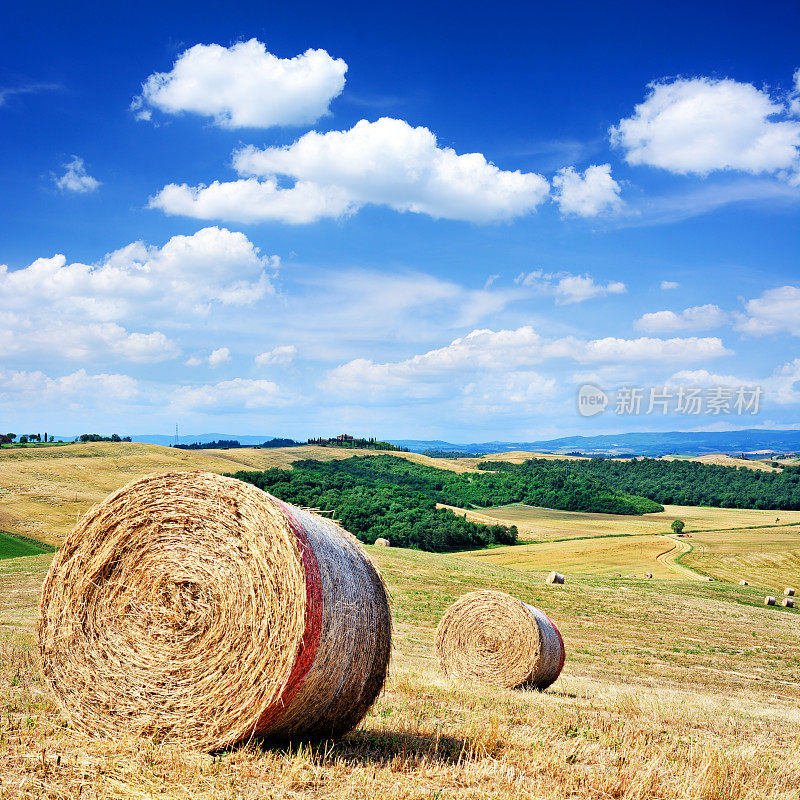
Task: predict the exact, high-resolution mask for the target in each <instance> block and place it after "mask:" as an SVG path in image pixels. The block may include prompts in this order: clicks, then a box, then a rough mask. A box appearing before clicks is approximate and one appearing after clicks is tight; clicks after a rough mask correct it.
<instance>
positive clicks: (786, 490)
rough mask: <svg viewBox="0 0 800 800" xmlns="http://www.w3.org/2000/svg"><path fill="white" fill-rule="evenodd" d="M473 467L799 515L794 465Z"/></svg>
mask: <svg viewBox="0 0 800 800" xmlns="http://www.w3.org/2000/svg"><path fill="white" fill-rule="evenodd" d="M479 467H480V469H485V470H494V471H496V472H498V473H504V474H511V475H518V476H520V477H522V478H523V479H524V480H530V481H538V480H540V479H542V478H544V476H546V475H548V474H552V473H553V470H556V471H559V470H560V471H561V472H562V473H564V474H569V475H571V476H580V478H581V479H583V478H587V479H592V480H596V481H599V482H601V483H602V485H604V486H605V487H607V488H608V489H609V490H613V491H614V492H617V493H622V494H635V495H641V496H642V497H646V498H648V499H649V500H651V501H654V502H656V503H664V504H669V505H682V506H715V507H718V508H755V509H768V508H774V509H785V510H800V467H795V466H786V467H784V468H783V470H782V471H780V472H766V471H763V470H754V469H748V468H747V467H724V466H721V465H719V464H704V463H702V462H699V461H683V460H674V461H664V460H661V459H655V458H643V459H639V460H633V461H617V460H612V459H607V458H592V459H587V460H585V461H562V462H559V461H545V460H544V459H537V458H534V459H530V460H529V461H525V462H524V463H522V464H509V463H508V462H505V461H491V462H489V461H487V462H485V463H483V464H480V465H479Z"/></svg>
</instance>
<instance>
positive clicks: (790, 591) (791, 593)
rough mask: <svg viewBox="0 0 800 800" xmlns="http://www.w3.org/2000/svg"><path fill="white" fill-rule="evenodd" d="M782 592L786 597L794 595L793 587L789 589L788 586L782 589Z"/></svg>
mask: <svg viewBox="0 0 800 800" xmlns="http://www.w3.org/2000/svg"><path fill="white" fill-rule="evenodd" d="M783 593H784V595H785V596H786V597H794V589H790V588H789V587H788V586H787V587H786V588H785V589H784V590H783Z"/></svg>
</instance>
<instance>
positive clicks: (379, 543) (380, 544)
mask: <svg viewBox="0 0 800 800" xmlns="http://www.w3.org/2000/svg"><path fill="white" fill-rule="evenodd" d="M375 547H391V545H390V544H389V540H388V539H384V538H382V537H380V536H379V537H378V538H377V539H376V540H375Z"/></svg>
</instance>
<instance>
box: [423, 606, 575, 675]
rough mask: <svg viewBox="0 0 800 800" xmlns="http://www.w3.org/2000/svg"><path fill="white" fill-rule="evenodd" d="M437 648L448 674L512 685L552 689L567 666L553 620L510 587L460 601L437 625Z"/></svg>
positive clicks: (560, 639) (559, 636)
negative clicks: (513, 594)
mask: <svg viewBox="0 0 800 800" xmlns="http://www.w3.org/2000/svg"><path fill="white" fill-rule="evenodd" d="M436 652H437V654H438V656H439V663H440V664H441V667H442V670H443V672H444V673H445V675H447V676H448V677H457V678H462V679H464V680H468V681H471V680H475V681H480V682H481V683H488V684H491V685H494V686H502V687H505V688H509V689H511V688H516V687H524V688H535V689H540V690H541V689H546V688H547V687H548V686H550V684H551V683H553V681H555V680H556V678H558V676H559V674H560V673H561V668H562V667H563V666H564V640H563V639H562V638H561V633H560V632H559V630H558V628H557V627H556V626H555V625H554V624H553V621H552V620H551V619H550V618H549V617H548V616H547V614H545V613H544V612H543V611H540V610H539V609H538V608H534V607H533V606H529V605H528V604H527V603H523V602H522V601H521V600H517V598H516V597H512V596H511V595H509V594H506V593H505V592H489V591H483V592H471V593H470V594H466V595H464V596H463V597H461V598H459V599H458V600H456V602H455V603H453V605H451V606H450V607H449V608H448V609H447V610H446V611H445V612H444V616H443V617H442V619H441V621H440V622H439V627H438V628H437V629H436Z"/></svg>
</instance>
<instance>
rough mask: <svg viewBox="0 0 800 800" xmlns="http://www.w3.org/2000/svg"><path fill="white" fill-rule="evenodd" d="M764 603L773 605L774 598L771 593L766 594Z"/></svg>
mask: <svg viewBox="0 0 800 800" xmlns="http://www.w3.org/2000/svg"><path fill="white" fill-rule="evenodd" d="M764 605H765V606H774V605H775V598H774V597H773V596H772V595H769V594H768V595H767V596H766V597H765V598H764Z"/></svg>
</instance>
